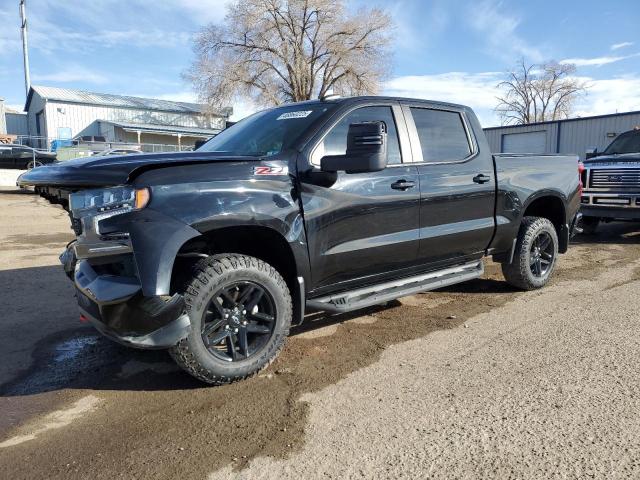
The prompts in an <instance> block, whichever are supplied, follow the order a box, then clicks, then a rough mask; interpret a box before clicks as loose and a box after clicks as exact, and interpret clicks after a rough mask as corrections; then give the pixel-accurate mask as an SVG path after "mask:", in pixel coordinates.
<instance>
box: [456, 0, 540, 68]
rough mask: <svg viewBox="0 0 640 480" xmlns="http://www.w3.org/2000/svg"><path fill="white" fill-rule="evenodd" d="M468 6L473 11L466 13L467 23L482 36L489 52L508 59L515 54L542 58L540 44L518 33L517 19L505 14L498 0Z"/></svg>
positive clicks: (514, 56)
mask: <svg viewBox="0 0 640 480" xmlns="http://www.w3.org/2000/svg"><path fill="white" fill-rule="evenodd" d="M471 8H472V9H473V11H472V12H471V13H470V14H469V16H468V17H469V21H470V22H471V26H472V27H473V28H474V29H475V30H476V31H478V32H479V33H480V34H481V35H482V36H483V38H485V39H486V41H487V48H488V51H489V53H490V54H492V55H493V56H495V57H497V58H500V59H502V60H506V61H508V62H510V63H511V62H513V61H514V59H517V58H518V57H524V58H525V59H527V60H531V61H533V62H541V61H542V60H544V58H545V55H544V54H543V53H542V51H541V50H540V48H538V47H536V46H533V45H530V44H529V43H528V42H526V41H525V40H524V39H523V38H522V37H521V36H520V35H519V34H518V32H517V29H518V27H519V26H520V23H521V19H520V18H519V17H517V16H515V15H510V14H508V13H507V12H506V11H505V7H504V4H503V3H502V2H496V1H494V0H485V1H483V2H480V3H478V4H473V7H471Z"/></svg>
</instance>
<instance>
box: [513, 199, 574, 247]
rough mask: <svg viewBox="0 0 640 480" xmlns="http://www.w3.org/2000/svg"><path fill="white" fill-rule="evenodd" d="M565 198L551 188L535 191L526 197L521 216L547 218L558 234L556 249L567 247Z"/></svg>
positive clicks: (567, 227) (567, 226)
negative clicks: (534, 193) (535, 192)
mask: <svg viewBox="0 0 640 480" xmlns="http://www.w3.org/2000/svg"><path fill="white" fill-rule="evenodd" d="M566 203H567V200H566V198H565V197H564V196H563V195H562V194H560V193H558V192H555V191H553V190H546V191H542V192H539V193H537V194H536V195H533V196H531V197H530V198H529V199H527V202H526V204H525V206H524V208H523V214H522V217H523V218H524V217H542V218H546V219H547V220H549V221H550V222H551V223H552V224H553V226H554V227H555V229H556V233H557V234H558V241H559V245H558V251H559V252H560V253H565V252H566V251H567V249H568V248H569V225H568V222H567V209H566Z"/></svg>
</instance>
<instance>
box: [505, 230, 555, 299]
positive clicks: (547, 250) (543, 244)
mask: <svg viewBox="0 0 640 480" xmlns="http://www.w3.org/2000/svg"><path fill="white" fill-rule="evenodd" d="M557 257H558V234H557V233H556V229H555V227H554V226H553V224H552V223H551V222H550V221H549V220H547V219H546V218H540V217H525V218H524V219H523V220H522V224H521V225H520V231H519V232H518V239H517V241H516V249H515V252H514V256H513V261H512V262H511V263H503V264H502V273H503V274H504V278H505V279H506V280H507V282H508V283H510V284H511V285H513V286H514V287H517V288H521V289H523V290H534V289H536V288H541V287H543V286H545V285H546V284H547V282H548V281H549V278H550V277H551V274H552V273H553V270H554V269H555V266H556V259H557Z"/></svg>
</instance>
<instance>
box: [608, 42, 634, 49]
mask: <svg viewBox="0 0 640 480" xmlns="http://www.w3.org/2000/svg"><path fill="white" fill-rule="evenodd" d="M633 45H634V43H633V42H621V43H614V44H613V45H611V50H620V49H621V48H626V47H632V46H633Z"/></svg>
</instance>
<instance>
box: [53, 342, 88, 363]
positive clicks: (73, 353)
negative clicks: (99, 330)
mask: <svg viewBox="0 0 640 480" xmlns="http://www.w3.org/2000/svg"><path fill="white" fill-rule="evenodd" d="M97 341H98V337H97V336H90V337H79V338H71V339H69V340H67V341H66V342H62V343H61V344H58V345H56V347H55V355H56V356H55V357H54V358H53V361H54V362H58V363H60V362H65V361H68V360H73V359H74V358H76V357H77V356H78V355H80V353H81V352H82V350H84V349H85V348H86V347H88V346H91V345H95V344H96V342H97Z"/></svg>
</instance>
